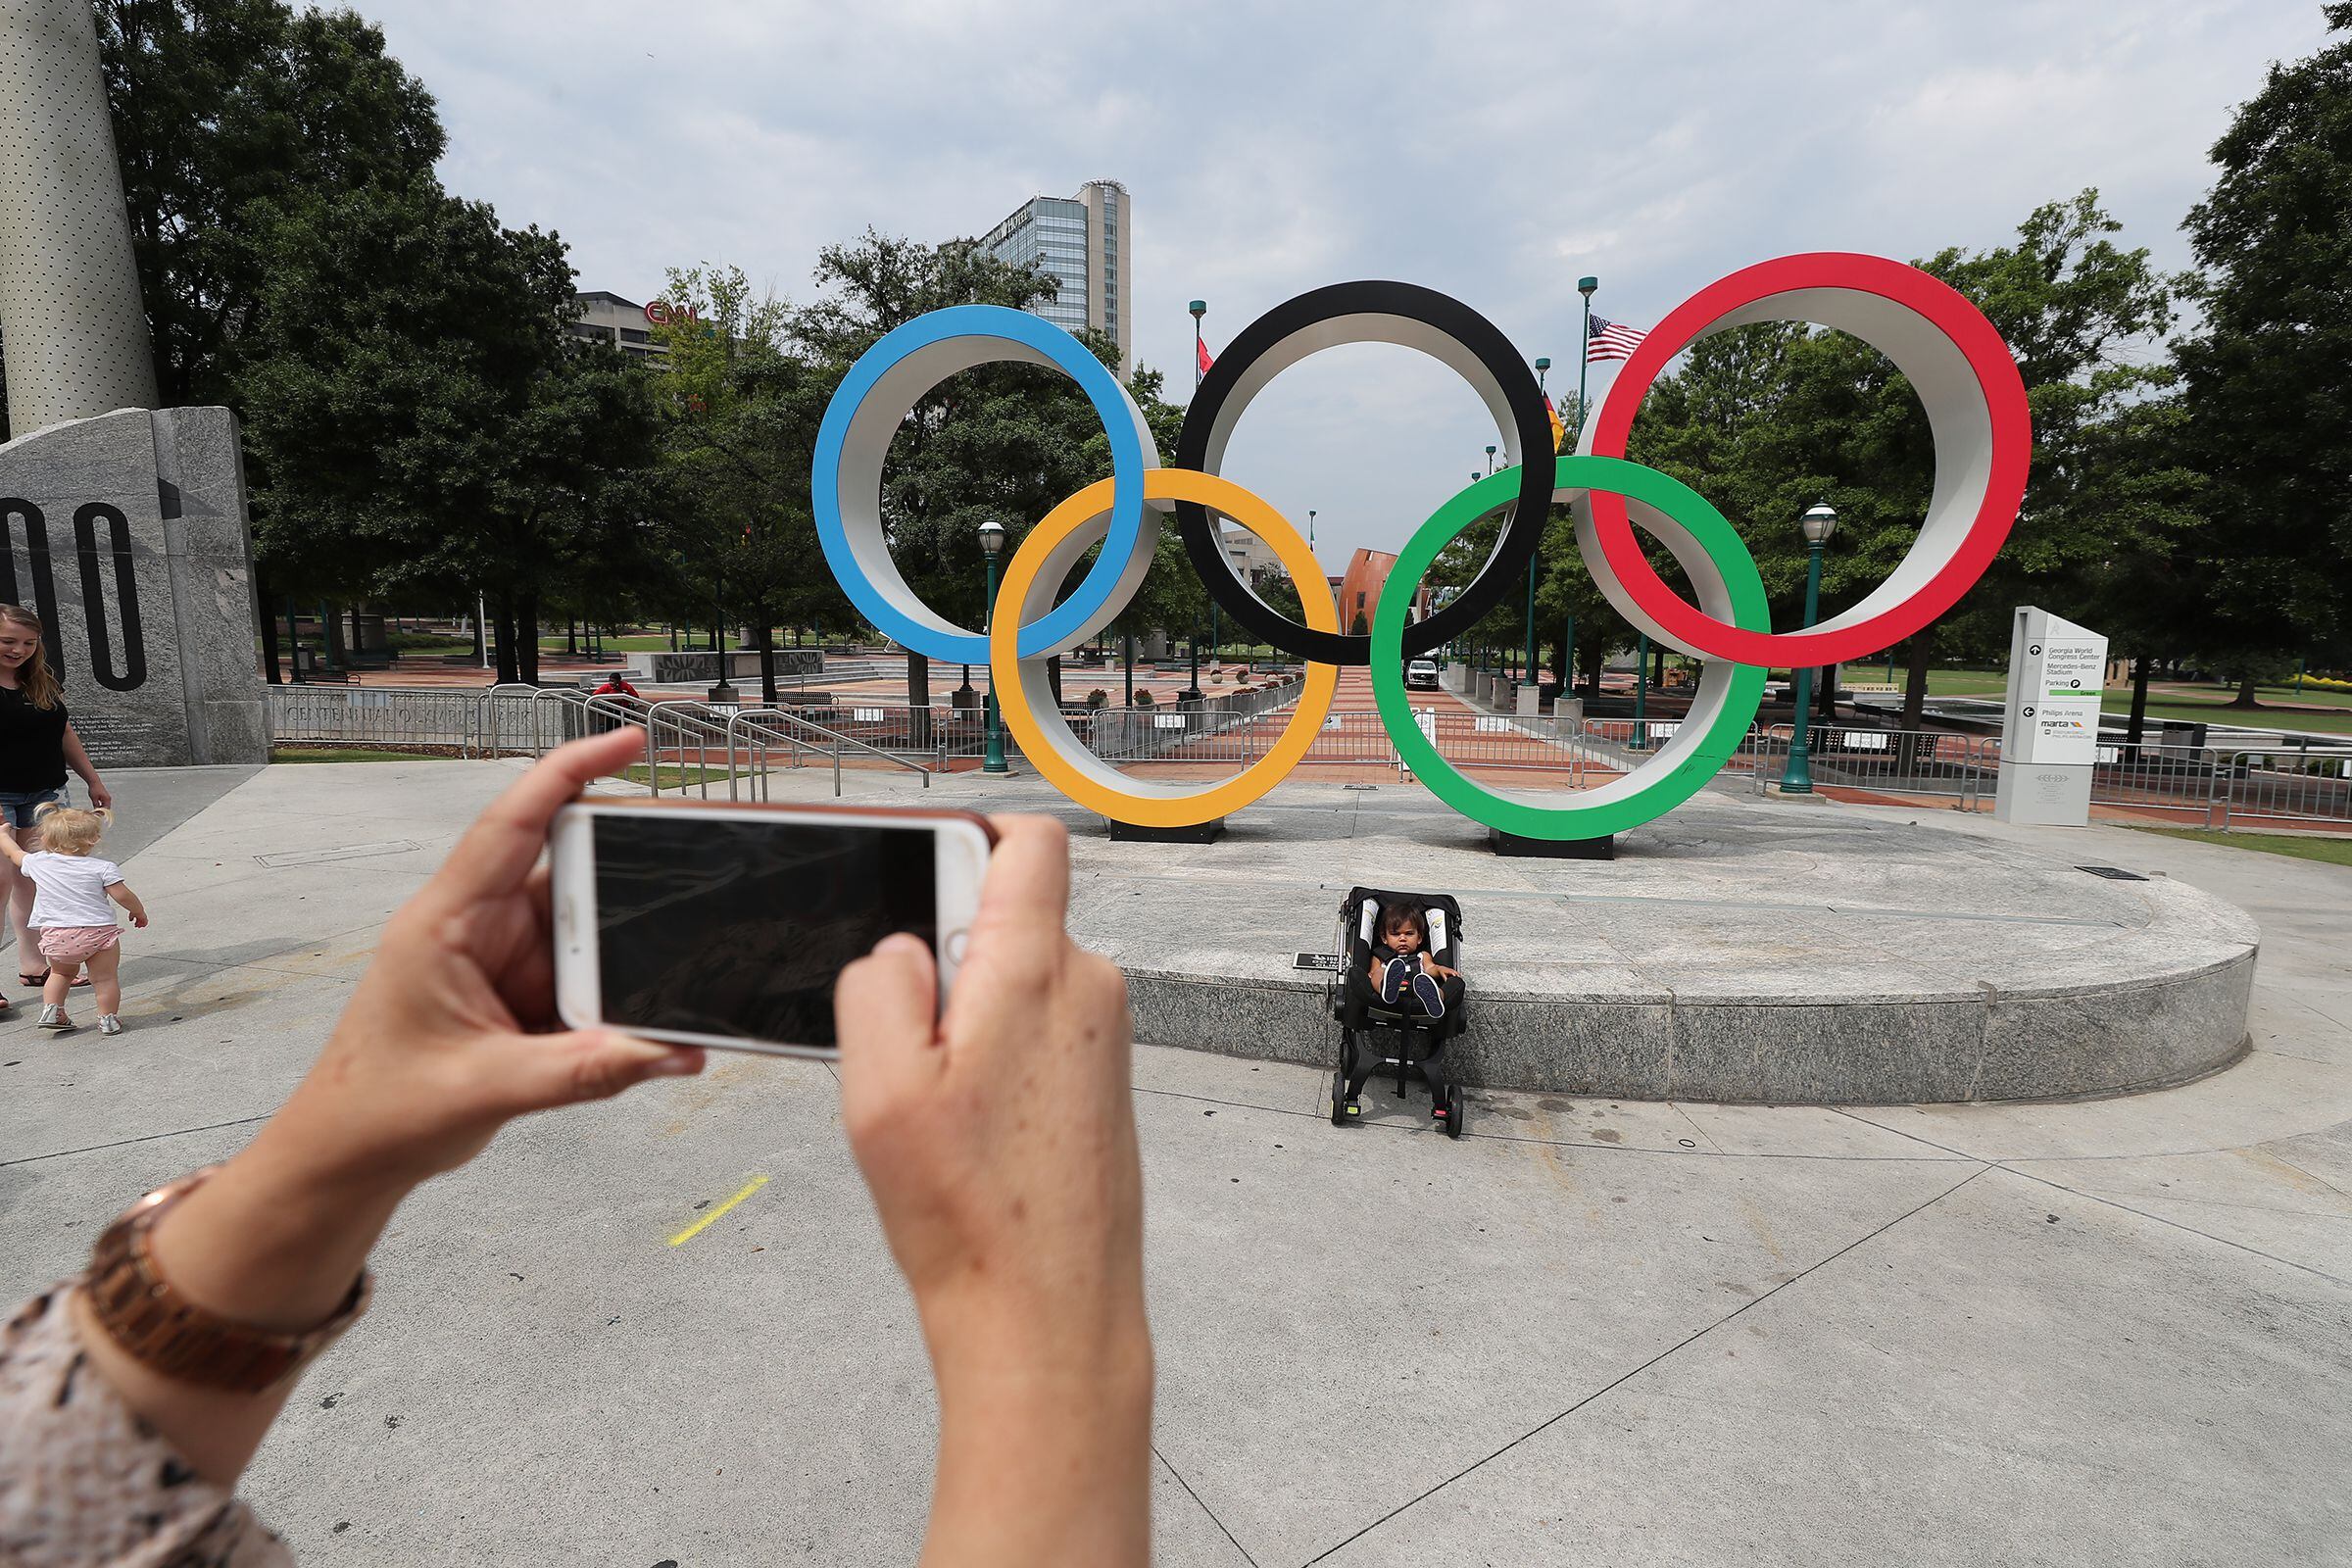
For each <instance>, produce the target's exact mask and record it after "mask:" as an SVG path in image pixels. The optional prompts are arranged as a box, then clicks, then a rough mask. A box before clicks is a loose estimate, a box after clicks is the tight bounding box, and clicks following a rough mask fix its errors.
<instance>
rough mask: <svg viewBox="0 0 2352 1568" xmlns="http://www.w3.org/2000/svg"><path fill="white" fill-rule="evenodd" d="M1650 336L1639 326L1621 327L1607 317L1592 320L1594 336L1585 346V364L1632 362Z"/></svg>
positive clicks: (1597, 317) (1596, 317)
mask: <svg viewBox="0 0 2352 1568" xmlns="http://www.w3.org/2000/svg"><path fill="white" fill-rule="evenodd" d="M1647 336H1649V334H1648V333H1647V332H1645V331H1643V330H1642V328H1640V327H1638V326H1621V325H1619V324H1618V323H1617V322H1615V321H1612V320H1610V319H1608V318H1607V317H1605V316H1595V317H1594V318H1593V336H1592V337H1591V338H1590V339H1589V340H1587V342H1586V344H1585V363H1586V364H1587V365H1598V364H1599V363H1600V362H1601V361H1603V360H1630V359H1632V358H1633V357H1634V350H1636V349H1638V348H1640V347H1641V346H1642V339H1643V338H1645V337H1647Z"/></svg>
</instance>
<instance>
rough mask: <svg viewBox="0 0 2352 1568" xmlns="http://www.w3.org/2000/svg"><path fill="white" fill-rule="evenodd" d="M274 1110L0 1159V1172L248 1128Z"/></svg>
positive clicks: (267, 1117)
mask: <svg viewBox="0 0 2352 1568" xmlns="http://www.w3.org/2000/svg"><path fill="white" fill-rule="evenodd" d="M276 1114H277V1112H276V1111H275V1110H265V1111H263V1112H262V1113H261V1114H260V1115H258V1116H239V1117H237V1118H236V1119H235V1120H233V1121H213V1122H206V1123H205V1124H204V1125H203V1126H201V1127H180V1128H175V1129H174V1130H172V1131H171V1132H166V1133H141V1134H140V1135H139V1136H138V1137H136V1138H118V1139H116V1140H115V1141H114V1142H113V1143H111V1144H87V1145H84V1146H83V1147H82V1148H80V1149H53V1150H51V1151H49V1152H47V1153H45V1154H20V1155H18V1156H17V1157H16V1158H14V1159H0V1170H4V1169H6V1168H7V1167H9V1166H11V1165H37V1164H39V1163H40V1162H41V1161H42V1160H44V1159H64V1158H65V1157H66V1156H68V1155H69V1154H94V1153H97V1152H100V1151H101V1150H107V1149H127V1148H129V1147H130V1146H131V1145H132V1144H152V1143H155V1142H157V1141H158V1140H160V1139H165V1138H185V1137H187V1136H188V1134H190V1133H216V1132H219V1131H220V1130H221V1128H223V1127H250V1126H252V1125H253V1124H254V1123H255V1122H257V1121H268V1120H269V1119H270V1117H272V1116H274V1115H276Z"/></svg>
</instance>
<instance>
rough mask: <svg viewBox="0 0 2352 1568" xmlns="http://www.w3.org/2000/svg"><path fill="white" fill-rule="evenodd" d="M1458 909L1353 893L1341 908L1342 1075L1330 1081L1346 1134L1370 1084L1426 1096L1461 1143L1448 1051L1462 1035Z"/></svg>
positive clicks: (1337, 999)
mask: <svg viewBox="0 0 2352 1568" xmlns="http://www.w3.org/2000/svg"><path fill="white" fill-rule="evenodd" d="M1461 944H1462V907H1461V905H1460V904H1459V903H1458V902H1457V901H1456V900H1454V899H1453V898H1451V897H1450V896H1448V895H1446V894H1443V893H1397V892H1392V891H1390V890H1388V889H1385V888H1361V887H1359V888H1351V889H1349V890H1348V897H1347V899H1346V900H1345V901H1344V902H1343V903H1342V904H1341V905H1340V929H1339V932H1338V943H1337V946H1338V951H1339V952H1341V953H1343V954H1345V955H1347V956H1346V958H1345V960H1344V961H1343V967H1342V968H1341V970H1340V972H1339V973H1337V974H1335V975H1334V976H1333V977H1332V987H1331V994H1330V1004H1331V1012H1332V1017H1333V1018H1334V1019H1336V1020H1337V1021H1338V1023H1339V1026H1340V1059H1339V1067H1338V1070H1337V1071H1336V1072H1334V1073H1333V1074H1332V1080H1331V1119H1332V1121H1333V1122H1334V1123H1335V1124H1336V1125H1339V1126H1343V1127H1344V1126H1346V1125H1348V1122H1349V1121H1351V1120H1354V1119H1356V1118H1358V1117H1360V1116H1361V1115H1362V1114H1363V1105H1362V1102H1361V1100H1360V1098H1359V1097H1360V1096H1361V1094H1362V1092H1363V1088H1364V1085H1365V1084H1366V1083H1367V1082H1369V1081H1370V1080H1371V1079H1372V1078H1373V1077H1374V1076H1375V1075H1387V1074H1392V1073H1393V1074H1395V1076H1396V1080H1397V1096H1398V1098H1400V1099H1401V1098H1402V1097H1403V1095H1404V1093H1405V1086H1406V1084H1407V1083H1409V1082H1411V1081H1413V1080H1416V1079H1418V1080H1419V1081H1420V1082H1422V1083H1424V1084H1426V1085H1428V1086H1429V1098H1430V1114H1431V1115H1432V1116H1433V1117H1435V1118H1436V1119H1437V1121H1438V1122H1439V1123H1440V1124H1441V1125H1442V1126H1444V1128H1445V1129H1446V1134H1447V1135H1448V1136H1450V1137H1454V1138H1459V1137H1460V1136H1461V1135H1462V1119H1463V1114H1464V1111H1465V1109H1466V1103H1465V1099H1464V1096H1463V1094H1462V1085H1461V1080H1460V1077H1459V1075H1458V1074H1457V1073H1456V1072H1455V1071H1454V1067H1453V1063H1452V1061H1451V1060H1450V1059H1449V1053H1448V1052H1447V1050H1446V1046H1447V1044H1448V1042H1450V1041H1451V1040H1452V1039H1453V1037H1454V1036H1456V1035H1458V1034H1459V1033H1461V1030H1462V1022H1463V998H1464V988H1463V984H1462V973H1461V970H1460V969H1458V968H1456V967H1455V965H1456V964H1459V963H1460V962H1461V952H1462V946H1461Z"/></svg>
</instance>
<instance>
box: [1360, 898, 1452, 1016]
mask: <svg viewBox="0 0 2352 1568" xmlns="http://www.w3.org/2000/svg"><path fill="white" fill-rule="evenodd" d="M1428 947H1429V921H1428V919H1427V917H1426V916H1424V915H1423V914H1422V912H1421V910H1420V909H1419V908H1418V907H1414V906H1412V905H1403V906H1398V907H1391V908H1386V909H1383V910H1381V911H1380V940H1379V941H1378V942H1376V943H1374V944H1373V945H1372V974H1371V980H1372V989H1373V990H1374V991H1376V992H1378V993H1379V994H1380V1000H1381V1001H1382V1002H1384V1003H1386V1004H1387V1005H1390V1006H1392V1007H1394V1006H1397V1005H1400V1004H1401V1003H1402V1002H1403V1000H1404V998H1405V997H1406V996H1407V995H1408V994H1409V995H1410V996H1411V997H1412V999H1413V1000H1414V1001H1415V1002H1417V1003H1419V1004H1420V1005H1421V1010H1422V1011H1423V1012H1425V1013H1427V1014H1428V1015H1429V1016H1430V1017H1432V1018H1443V1017H1445V1016H1446V987H1445V982H1446V981H1447V980H1450V979H1455V978H1458V977H1459V976H1460V975H1461V972H1462V971H1461V970H1459V969H1448V968H1447V967H1446V965H1444V964H1442V963H1440V962H1438V960H1437V959H1435V958H1433V957H1431V956H1429V954H1428V952H1427V951H1426V950H1427V949H1428Z"/></svg>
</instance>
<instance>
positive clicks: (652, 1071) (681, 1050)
mask: <svg viewBox="0 0 2352 1568" xmlns="http://www.w3.org/2000/svg"><path fill="white" fill-rule="evenodd" d="M516 1044H517V1046H518V1047H519V1050H518V1051H517V1052H516V1055H517V1057H518V1058H519V1059H518V1061H517V1070H516V1072H515V1075H514V1078H513V1081H512V1082H511V1083H510V1084H509V1086H508V1088H509V1090H510V1092H511V1093H512V1095H513V1096H514V1098H515V1102H516V1103H515V1111H516V1112H521V1111H525V1110H545V1109H547V1108H549V1107H550V1106H554V1105H570V1104H576V1103H580V1102H582V1101H587V1100H610V1099H612V1098H613V1096H614V1095H617V1094H619V1093H620V1092H621V1091H622V1090H624V1089H626V1088H628V1087H629V1086H630V1085H631V1084H638V1083H643V1082H644V1081H645V1080H646V1079H648V1078H683V1077H689V1076H691V1075H693V1074H695V1073H698V1072H701V1071H702V1070H703V1048H702V1047H700V1046H665V1045H662V1044H661V1043H660V1042H658V1041H653V1040H639V1039H636V1038H634V1037H632V1036H629V1035H624V1034H616V1033H614V1032H613V1031H612V1030H610V1029H574V1030H572V1031H570V1032H569V1033H566V1034H556V1035H523V1036H518V1037H516Z"/></svg>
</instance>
